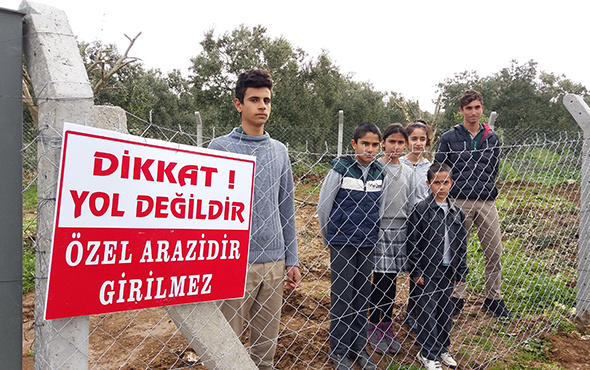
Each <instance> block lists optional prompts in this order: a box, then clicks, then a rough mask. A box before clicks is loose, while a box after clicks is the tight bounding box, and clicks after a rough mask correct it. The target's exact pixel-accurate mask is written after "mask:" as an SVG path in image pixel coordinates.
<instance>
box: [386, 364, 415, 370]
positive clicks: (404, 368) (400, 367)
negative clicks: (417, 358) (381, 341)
mask: <svg viewBox="0 0 590 370" xmlns="http://www.w3.org/2000/svg"><path fill="white" fill-rule="evenodd" d="M421 368H422V367H421V366H419V365H405V364H398V363H391V364H388V365H387V370H420V369H421Z"/></svg>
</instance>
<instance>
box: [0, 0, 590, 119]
mask: <svg viewBox="0 0 590 370" xmlns="http://www.w3.org/2000/svg"><path fill="white" fill-rule="evenodd" d="M35 2H37V3H42V4H46V5H49V6H52V7H55V8H58V9H61V10H63V11H64V12H65V13H66V16H67V17H68V20H69V23H70V26H71V28H72V32H73V33H74V34H75V35H76V36H78V38H79V39H80V40H83V41H88V42H91V41H94V40H97V39H98V40H101V41H102V42H103V43H106V44H111V43H112V44H116V45H117V47H118V49H119V51H120V52H123V51H124V50H125V49H126V48H127V45H128V40H127V38H126V37H125V35H128V36H129V37H134V36H136V35H137V34H138V33H139V32H141V36H139V38H138V39H137V41H136V43H135V45H134V46H133V48H132V49H131V52H130V56H133V57H138V58H140V59H141V60H142V62H143V64H144V67H146V68H159V69H160V70H161V71H162V72H164V73H166V72H168V71H171V70H172V69H179V70H180V71H181V72H182V73H183V74H184V75H185V76H186V75H187V74H188V68H189V66H190V59H191V58H192V57H194V56H196V55H198V54H199V53H200V52H201V50H202V49H201V45H200V44H199V43H200V42H201V41H202V40H203V38H204V33H205V32H207V31H208V30H210V29H214V30H215V35H216V36H220V35H222V34H224V33H226V32H231V31H232V30H234V29H235V28H236V27H238V26H239V25H241V24H244V25H245V26H248V27H254V26H256V25H262V26H264V27H266V29H267V35H268V36H270V37H273V38H277V37H283V38H285V39H286V40H287V41H289V42H290V43H291V45H292V46H293V47H299V48H301V49H303V50H304V51H305V52H306V53H307V54H308V55H309V56H310V57H312V58H314V57H317V56H318V55H319V54H320V52H321V51H322V50H325V51H327V52H328V55H329V56H330V58H331V60H332V62H333V63H334V65H336V66H338V67H339V68H340V72H342V73H345V74H349V73H351V74H352V75H353V79H354V80H355V81H359V82H368V83H371V84H372V85H373V87H374V89H375V90H378V91H383V92H391V91H393V92H397V93H401V94H403V95H404V96H405V97H406V98H408V99H413V100H418V101H419V102H420V106H421V108H422V109H423V110H427V111H430V112H432V111H433V110H434V103H433V101H434V100H436V96H437V93H436V90H437V88H436V85H437V84H438V83H439V82H442V81H444V80H445V79H447V78H453V77H454V75H455V74H456V73H460V72H463V71H475V72H477V74H478V75H479V76H482V77H483V76H489V75H492V74H494V73H496V72H498V71H500V70H501V69H502V68H506V67H509V66H510V62H511V60H516V61H517V62H518V63H519V64H524V63H526V62H527V61H529V60H534V61H535V62H537V63H538V65H537V68H538V70H539V71H545V72H551V73H554V74H556V75H561V74H564V75H565V76H566V77H567V78H568V79H570V80H572V81H574V82H578V83H581V84H582V85H584V86H585V87H587V88H590V64H589V63H588V57H589V56H590V49H589V48H588V33H589V30H590V28H589V26H588V24H590V22H588V17H589V15H590V1H587V0H575V1H574V0H561V1H559V2H553V1H551V2H549V1H546V2H543V1H529V0H496V1H470V2H467V1H458V0H445V1H440V0H438V1H434V0H422V1H410V0H406V1H396V0H388V1H371V0H365V1H361V2H358V1H355V2H352V1H333V0H297V1H289V2H286V1H266V2H249V1H243V0H242V1H236V0H222V1H211V0H207V1H203V0H192V1H190V0H185V1H179V0H168V1H165V2H164V1H146V0H142V1H137V0H95V1H82V0H45V1H43V0H38V1H35ZM20 4H21V1H18V0H0V7H2V8H7V9H14V10H18V8H19V6H20Z"/></svg>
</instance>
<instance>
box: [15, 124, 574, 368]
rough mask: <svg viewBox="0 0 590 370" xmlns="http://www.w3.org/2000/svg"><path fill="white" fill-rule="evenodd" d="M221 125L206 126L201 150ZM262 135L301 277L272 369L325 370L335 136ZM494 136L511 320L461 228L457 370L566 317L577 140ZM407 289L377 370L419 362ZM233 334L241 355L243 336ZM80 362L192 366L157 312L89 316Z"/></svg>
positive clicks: (169, 133)
mask: <svg viewBox="0 0 590 370" xmlns="http://www.w3.org/2000/svg"><path fill="white" fill-rule="evenodd" d="M128 117H129V125H128V126H129V132H130V133H132V134H135V135H139V136H143V137H150V138H156V139H160V140H165V141H172V142H178V143H183V144H188V145H196V143H197V137H196V134H195V130H194V128H190V127H189V128H187V127H179V128H178V129H176V128H175V129H171V128H165V127H160V126H158V125H155V124H151V123H149V122H146V121H144V120H141V119H139V118H137V117H133V116H130V115H129V116H128ZM231 128H232V127H224V128H206V129H205V130H204V134H203V137H204V140H203V141H204V146H207V145H208V143H209V142H210V140H211V139H212V138H214V137H217V136H220V135H223V134H225V133H227V132H229V131H230V130H231ZM268 131H269V133H270V135H271V137H276V138H279V139H281V141H283V142H284V143H285V144H286V145H287V146H288V148H289V156H290V159H291V163H292V169H293V179H294V185H295V221H296V232H297V242H298V254H299V261H300V267H301V273H302V276H303V278H302V282H301V286H300V288H298V289H295V290H293V291H285V292H284V294H283V299H284V302H283V307H282V317H281V322H280V326H279V334H278V341H277V347H276V353H275V355H274V363H275V367H276V368H278V369H307V368H312V369H317V368H331V367H332V364H331V362H330V360H329V354H330V342H329V326H330V314H329V312H330V306H331V300H330V291H331V282H330V276H331V269H330V249H329V247H327V246H325V245H324V243H323V241H322V237H321V233H320V225H319V222H318V217H317V211H316V209H317V204H318V197H319V192H320V189H321V187H322V184H323V181H324V179H325V177H326V174H327V173H328V171H329V170H330V168H331V161H332V160H333V159H334V158H335V157H336V154H335V153H336V147H335V144H336V133H335V132H334V133H332V132H323V133H321V134H320V131H321V130H318V131H317V133H316V132H315V131H310V130H308V129H305V130H302V129H300V128H275V127H272V126H270V127H269V128H268ZM23 132H24V140H25V142H24V143H23V150H22V155H23V184H24V185H23V290H24V295H23V307H24V309H25V314H24V321H25V323H24V325H23V335H24V338H25V345H27V346H29V349H30V354H31V356H32V357H33V356H34V355H35V351H34V348H35V346H34V338H33V330H32V328H33V327H34V322H35V321H34V313H33V304H32V300H33V295H34V285H35V276H36V275H35V253H36V228H37V219H36V209H37V206H38V204H37V194H36V178H37V144H38V140H39V137H38V133H37V131H36V129H35V127H34V126H32V125H25V127H24V130H23ZM501 134H502V135H501V137H502V141H503V143H504V144H503V145H502V156H501V159H500V173H499V175H498V179H497V183H498V187H499V192H500V195H499V197H498V199H497V201H496V206H497V208H498V212H499V217H500V225H501V230H502V235H503V238H502V244H503V246H504V253H503V257H502V265H503V270H502V273H503V274H502V275H503V280H502V293H503V298H504V300H505V302H506V304H507V306H508V308H509V309H510V310H511V311H512V313H513V317H512V319H510V320H502V319H499V318H497V317H495V316H493V315H489V314H487V313H486V310H485V309H483V301H484V298H485V263H484V258H483V254H482V248H481V245H480V241H479V240H478V237H477V236H476V234H475V231H474V230H471V235H470V238H469V245H468V253H467V264H468V266H469V274H468V276H467V285H466V286H467V296H466V301H465V308H464V309H463V312H462V313H461V314H460V315H459V316H457V317H456V319H455V320H454V324H453V328H452V332H451V346H450V350H451V352H452V353H453V355H454V357H455V359H456V360H457V361H458V362H459V363H460V364H461V366H462V367H465V368H485V367H487V366H488V365H491V364H495V363H498V362H500V361H502V360H503V359H504V358H507V357H510V356H511V355H513V354H514V353H515V352H516V351H517V350H519V349H522V348H526V346H530V345H531V343H534V341H535V340H538V339H539V338H541V337H542V336H543V335H544V334H546V333H548V332H550V331H552V330H555V329H557V328H559V327H560V326H563V325H568V322H570V321H569V320H571V319H572V318H573V316H574V315H575V304H576V291H575V287H576V283H577V277H576V264H577V245H578V216H579V212H580V197H581V194H580V181H581V161H582V158H581V148H582V145H583V139H582V137H581V136H580V135H579V134H578V133H569V134H566V133H549V134H547V133H541V134H531V133H530V132H526V133H524V134H523V135H521V137H520V138H519V139H517V140H512V139H511V140H507V139H505V137H506V135H509V136H510V137H511V138H514V137H516V136H517V135H516V134H514V133H507V131H504V132H501ZM311 137H313V139H314V140H313V141H312V139H310V138H311ZM346 137H347V136H346V135H345V142H346V141H347V139H346ZM295 138H296V139H295ZM316 139H317V140H316ZM326 140H329V141H328V142H329V144H327V143H326V142H327V141H326ZM259 165H264V163H261V164H259ZM409 289H410V280H409V276H408V274H399V275H398V277H397V293H396V296H395V305H394V308H393V312H392V319H393V325H392V329H393V334H394V335H395V337H396V338H397V340H398V341H399V343H400V344H401V350H400V351H399V353H397V354H396V355H395V356H394V355H392V354H385V355H381V354H378V353H376V352H375V351H374V350H373V349H372V348H371V347H367V348H368V349H369V352H370V354H371V355H372V358H373V360H374V361H375V362H378V366H379V368H383V369H385V368H388V366H391V365H395V366H398V365H399V367H398V368H411V366H415V365H418V363H417V361H416V354H417V352H418V351H419V346H418V345H417V344H416V334H415V333H414V332H413V331H411V330H410V329H409V328H408V327H407V326H406V325H404V315H405V313H406V310H407V304H408V294H409ZM49 324H51V321H49ZM241 334H242V335H241V339H242V342H243V343H244V344H245V345H246V346H248V345H249V344H250V343H249V341H250V336H249V332H248V330H247V329H244V331H243V332H242V333H241ZM81 351H85V350H84V349H81ZM87 356H88V363H89V367H90V368H93V369H113V368H122V369H138V368H145V369H180V368H195V369H198V368H203V366H202V364H200V362H199V357H198V356H197V355H196V354H195V353H194V351H193V350H192V348H191V347H190V346H189V344H188V343H187V341H186V339H185V338H184V337H183V336H182V335H181V334H180V331H179V329H178V328H177V327H176V326H175V325H174V323H173V322H172V321H171V319H170V318H169V317H168V316H167V314H166V313H165V311H164V309H162V308H153V309H145V310H137V311H126V312H120V313H113V314H104V315H93V316H91V317H90V335H89V338H88V352H87ZM236 368H239V365H238V364H236Z"/></svg>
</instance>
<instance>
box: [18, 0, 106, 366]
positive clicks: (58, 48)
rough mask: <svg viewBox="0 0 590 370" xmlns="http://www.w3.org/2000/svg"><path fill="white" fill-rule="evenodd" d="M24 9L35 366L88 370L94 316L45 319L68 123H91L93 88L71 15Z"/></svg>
mask: <svg viewBox="0 0 590 370" xmlns="http://www.w3.org/2000/svg"><path fill="white" fill-rule="evenodd" d="M20 11H22V12H23V13H25V14H26V15H25V18H24V40H25V47H24V50H25V60H26V62H27V68H28V71H29V75H30V76H31V79H32V81H33V88H34V90H35V95H36V97H37V102H38V106H39V123H38V129H39V144H38V154H37V156H38V165H37V166H38V178H37V200H38V206H37V257H36V266H35V269H36V279H35V369H72V370H73V369H76V370H78V369H86V368H88V334H89V319H88V317H87V316H84V317H74V318H69V319H59V320H49V321H46V320H44V319H43V317H44V310H45V295H46V292H47V277H48V273H49V266H50V255H51V243H52V237H53V219H54V212H55V198H56V194H57V176H58V169H59V161H60V151H61V145H62V137H61V135H62V131H63V123H64V122H66V121H67V122H72V123H78V124H82V125H89V124H90V123H91V121H92V111H93V105H94V104H93V93H92V87H91V86H90V82H89V81H88V76H87V74H86V70H85V68H84V64H83V63H82V57H81V56H80V51H79V50H78V45H77V43H76V39H75V37H74V35H73V33H72V31H71V29H70V26H69V24H68V21H67V18H66V15H65V13H64V12H63V11H61V10H58V9H55V8H52V7H49V6H46V5H43V4H38V3H32V2H28V1H26V0H25V1H23V2H22V3H21V6H20ZM64 289H67V287H64Z"/></svg>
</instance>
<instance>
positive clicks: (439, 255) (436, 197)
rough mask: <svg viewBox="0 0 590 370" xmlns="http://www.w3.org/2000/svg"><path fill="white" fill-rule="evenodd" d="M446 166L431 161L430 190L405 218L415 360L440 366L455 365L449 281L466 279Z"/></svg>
mask: <svg viewBox="0 0 590 370" xmlns="http://www.w3.org/2000/svg"><path fill="white" fill-rule="evenodd" d="M451 176H452V173H451V168H450V167H449V166H448V165H446V164H444V163H437V162H435V163H434V164H432V165H431V166H430V168H429V169H428V173H427V177H428V181H427V183H428V187H429V188H430V191H431V192H432V195H431V196H429V197H427V198H426V199H424V200H422V201H420V202H419V203H418V204H416V206H415V207H414V210H413V211H412V213H411V214H410V217H409V218H408V241H407V246H406V247H407V252H408V267H409V271H410V277H411V278H412V281H413V282H414V283H415V284H416V286H415V289H412V290H411V291H410V292H411V293H410V294H411V295H412V297H411V298H413V299H415V300H416V307H415V309H414V310H415V315H416V322H417V338H416V340H417V342H418V344H420V346H422V350H421V351H420V352H419V353H418V355H417V357H418V360H419V361H420V362H421V363H422V365H424V367H425V368H427V369H433V370H436V369H440V368H441V362H442V363H443V364H444V365H446V366H449V367H452V368H454V367H457V362H456V361H455V360H454V359H453V357H452V356H451V354H450V353H449V349H448V347H449V345H450V343H451V341H450V333H451V328H452V316H451V315H452V312H453V305H452V304H451V294H452V292H453V286H454V284H457V285H463V284H465V278H466V275H467V232H466V231H465V226H464V223H465V215H464V214H463V212H462V211H461V209H460V208H458V207H457V206H456V205H455V204H453V203H452V202H450V201H449V200H448V198H447V196H448V194H449V191H450V189H451V185H452V184H453V180H452V178H451Z"/></svg>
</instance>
